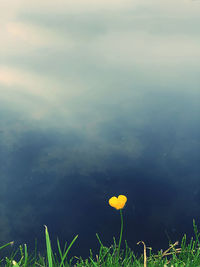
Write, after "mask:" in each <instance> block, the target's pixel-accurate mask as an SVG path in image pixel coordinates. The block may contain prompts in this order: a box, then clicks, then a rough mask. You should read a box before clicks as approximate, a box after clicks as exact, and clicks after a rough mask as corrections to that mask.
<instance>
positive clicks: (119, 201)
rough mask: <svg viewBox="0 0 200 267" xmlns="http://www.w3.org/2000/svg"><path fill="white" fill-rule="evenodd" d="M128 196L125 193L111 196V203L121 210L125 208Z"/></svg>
mask: <svg viewBox="0 0 200 267" xmlns="http://www.w3.org/2000/svg"><path fill="white" fill-rule="evenodd" d="M126 201H127V197H126V196H124V195H119V196H118V197H111V198H110V199H109V204H110V206H111V207H113V208H115V209H117V210H120V209H123V207H124V205H125V204H126Z"/></svg>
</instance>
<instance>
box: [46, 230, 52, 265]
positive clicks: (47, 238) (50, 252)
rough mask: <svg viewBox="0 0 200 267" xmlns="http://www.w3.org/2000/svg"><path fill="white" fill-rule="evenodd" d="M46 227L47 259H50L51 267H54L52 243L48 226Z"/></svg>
mask: <svg viewBox="0 0 200 267" xmlns="http://www.w3.org/2000/svg"><path fill="white" fill-rule="evenodd" d="M44 227H45V237H46V247H47V259H48V263H49V267H53V261H52V250H51V241H50V238H49V233H48V229H47V226H46V225H45V226H44Z"/></svg>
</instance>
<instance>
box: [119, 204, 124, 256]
mask: <svg viewBox="0 0 200 267" xmlns="http://www.w3.org/2000/svg"><path fill="white" fill-rule="evenodd" d="M120 217H121V231H120V237H119V246H118V255H119V253H120V247H121V242H122V232H123V216H122V210H121V209H120Z"/></svg>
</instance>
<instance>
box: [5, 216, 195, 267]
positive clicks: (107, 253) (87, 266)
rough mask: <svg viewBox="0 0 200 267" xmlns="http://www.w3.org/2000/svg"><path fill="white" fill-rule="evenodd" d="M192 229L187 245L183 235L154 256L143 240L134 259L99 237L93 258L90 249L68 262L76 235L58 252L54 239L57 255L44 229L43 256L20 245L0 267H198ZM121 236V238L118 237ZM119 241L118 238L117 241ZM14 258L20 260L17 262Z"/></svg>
mask: <svg viewBox="0 0 200 267" xmlns="http://www.w3.org/2000/svg"><path fill="white" fill-rule="evenodd" d="M193 227H194V235H195V237H194V238H191V239H190V240H189V242H188V241H187V239H186V235H184V236H183V238H182V241H181V244H180V247H178V242H176V243H174V244H170V245H169V248H168V249H167V250H165V251H162V250H161V251H159V252H158V253H156V254H153V253H152V249H151V248H148V247H146V245H145V243H144V242H143V241H140V242H138V245H139V244H142V245H143V248H144V253H143V254H142V255H140V256H136V255H135V254H134V252H133V251H132V250H131V249H130V248H129V247H128V245H127V242H126V241H125V247H124V248H123V249H121V250H120V251H119V246H120V245H121V244H117V243H116V241H115V238H114V241H113V244H112V245H111V246H110V247H106V246H104V245H103V244H102V242H101V240H100V238H99V236H98V234H97V235H96V236H97V239H98V241H99V244H100V249H99V253H98V255H93V253H92V250H90V256H89V257H88V259H86V260H84V259H82V258H81V257H80V258H78V257H72V258H71V259H68V257H67V255H68V252H69V250H70V248H71V246H72V245H73V244H74V242H75V241H76V239H77V238H78V235H77V236H75V238H74V239H73V240H72V242H71V243H70V244H69V245H68V246H67V243H65V246H64V248H63V250H62V249H61V246H60V242H59V240H58V239H57V252H56V253H54V252H53V251H52V248H51V241H50V237H49V233H48V229H47V227H46V226H45V238H46V255H45V256H41V255H40V254H38V255H37V253H36V251H35V252H34V254H30V255H29V254H28V249H27V245H26V244H25V245H24V246H20V247H19V248H18V250H17V251H15V252H13V253H12V254H11V256H10V257H6V258H4V259H1V260H0V266H5V267H8V266H9V267H11V266H12V267H13V266H16V267H18V266H20V267H21V266H23V267H26V266H40V267H54V266H55V267H66V266H73V267H83V266H84V267H100V266H101V267H107V266H115V267H117V266H120V267H122V266H124V267H125V266H126V267H127V266H130V267H132V266H133V267H140V266H141V267H143V266H144V267H146V266H148V267H161V266H162V267H168V266H169V267H177V266H186V267H187V266H188V267H198V266H200V240H199V238H200V233H198V230H197V226H196V224H195V221H194V220H193ZM120 237H121V235H120ZM120 242H121V239H120ZM12 244H13V242H10V243H8V244H6V245H4V246H2V247H0V249H1V250H2V249H4V248H5V247H8V246H9V245H12ZM16 258H18V259H19V260H18V261H17V260H16Z"/></svg>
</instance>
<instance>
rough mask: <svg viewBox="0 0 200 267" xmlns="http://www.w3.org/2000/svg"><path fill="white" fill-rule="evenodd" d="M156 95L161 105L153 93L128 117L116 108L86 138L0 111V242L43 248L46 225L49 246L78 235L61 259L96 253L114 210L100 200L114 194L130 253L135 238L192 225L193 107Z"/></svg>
mask: <svg viewBox="0 0 200 267" xmlns="http://www.w3.org/2000/svg"><path fill="white" fill-rule="evenodd" d="M168 97H169V96H168ZM152 98H153V96H152ZM166 99H167V98H165V103H164V104H165V106H164V107H165V108H161V107H162V104H163V103H162V101H164V100H163V98H161V99H159V98H158V99H157V101H158V102H157V104H156V105H153V104H151V105H150V106H149V108H148V107H146V109H145V110H146V111H145V112H144V111H142V110H141V111H140V112H139V113H138V114H137V116H139V121H138V122H137V120H135V118H134V112H133V115H132V116H130V114H131V109H130V110H129V117H128V118H127V116H126V113H124V114H123V113H121V114H118V115H117V116H116V117H114V118H112V120H110V121H108V120H107V121H105V123H102V124H101V125H98V128H97V129H96V131H95V134H94V135H92V136H91V137H90V136H89V137H88V135H87V134H86V133H85V132H84V131H83V132H82V131H80V130H79V131H78V130H75V129H73V128H70V127H64V128H60V129H59V128H56V127H50V126H49V127H42V125H41V124H38V125H37V123H35V124H34V125H33V124H32V123H30V122H28V121H23V120H21V119H20V117H19V114H15V113H14V112H12V111H10V110H9V109H6V108H5V109H3V108H2V110H1V115H0V116H1V129H0V130H1V133H0V135H1V139H0V171H1V177H0V179H1V189H0V190H1V191H0V200H1V201H0V202H1V204H0V242H1V244H4V243H5V242H9V241H11V240H14V241H15V246H16V247H17V246H18V245H19V244H23V243H26V244H28V248H30V250H33V249H34V244H35V243H34V242H35V238H37V240H38V249H39V250H40V251H43V249H44V246H45V239H44V225H47V226H48V229H49V233H50V237H51V239H52V243H53V246H54V247H55V245H56V238H57V236H58V237H59V239H60V241H61V243H62V244H64V242H65V241H68V242H70V241H71V240H72V239H73V237H74V236H75V235H76V234H78V235H79V237H78V239H77V241H76V243H75V244H74V246H73V248H72V250H71V256H72V255H76V256H83V257H87V256H88V255H89V249H90V248H92V249H93V251H94V252H95V253H97V251H98V248H99V244H98V241H97V239H96V235H95V234H96V233H98V234H99V235H100V237H101V239H102V242H103V244H104V245H106V246H110V244H111V243H112V239H113V236H115V237H116V238H118V237H119V231H120V215H119V212H118V211H116V210H114V209H113V208H111V207H110V206H109V205H108V199H109V198H110V197H112V196H114V195H115V196H118V195H119V194H124V195H126V196H127V198H128V201H127V205H126V207H125V208H124V210H123V215H124V235H123V240H124V239H126V240H127V242H128V244H129V246H130V247H131V248H132V249H134V250H135V251H136V252H137V251H142V248H138V247H137V245H136V243H137V242H138V241H140V240H143V241H144V242H145V243H146V245H147V246H150V247H152V248H153V249H154V250H155V251H156V250H158V249H161V248H162V249H165V248H167V246H168V242H169V240H168V239H169V238H170V239H171V241H172V242H175V241H176V240H180V238H181V237H182V235H183V234H184V233H187V234H188V235H189V236H190V235H192V233H193V228H192V220H193V218H195V220H196V222H197V225H199V224H200V217H199V216H200V212H199V211H200V179H199V178H200V176H199V173H200V164H199V163H200V125H199V117H198V116H199V113H198V112H197V111H199V106H198V105H197V103H196V102H193V99H187V100H186V98H183V99H182V101H181V102H180V101H177V105H178V106H177V107H176V108H174V107H173V106H172V107H171V108H170V104H169V103H168V102H169V101H170V99H169V100H168V101H167V100H166ZM166 101H167V103H166ZM174 103H175V101H174ZM167 107H168V109H166V108H167ZM188 107H189V108H188ZM186 109H187V110H186ZM123 244H124V243H123Z"/></svg>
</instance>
